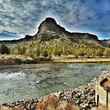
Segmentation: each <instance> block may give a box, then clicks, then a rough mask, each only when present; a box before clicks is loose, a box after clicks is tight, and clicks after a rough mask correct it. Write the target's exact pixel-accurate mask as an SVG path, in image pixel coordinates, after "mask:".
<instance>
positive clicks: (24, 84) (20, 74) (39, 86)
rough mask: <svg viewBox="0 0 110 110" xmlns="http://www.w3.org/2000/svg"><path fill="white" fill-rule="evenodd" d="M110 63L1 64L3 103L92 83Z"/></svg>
mask: <svg viewBox="0 0 110 110" xmlns="http://www.w3.org/2000/svg"><path fill="white" fill-rule="evenodd" d="M107 70H108V71H109V70H110V65H109V64H36V65H13V66H12V65H9V66H0V103H3V102H13V101H17V100H22V99H26V98H36V97H40V96H44V95H47V94H49V93H51V92H55V91H59V90H63V89H65V88H69V87H71V88H75V87H78V86H80V85H82V84H86V83H88V82H89V81H90V80H91V79H93V78H94V77H95V76H96V75H98V74H100V73H101V72H102V71H107Z"/></svg>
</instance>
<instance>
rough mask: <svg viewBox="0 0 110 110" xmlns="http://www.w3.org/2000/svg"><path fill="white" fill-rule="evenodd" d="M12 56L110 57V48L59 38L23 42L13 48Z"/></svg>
mask: <svg viewBox="0 0 110 110" xmlns="http://www.w3.org/2000/svg"><path fill="white" fill-rule="evenodd" d="M11 54H16V55H18V54H19V55H26V56H30V57H32V58H38V57H40V56H42V57H54V56H68V55H72V56H73V57H75V58H78V57H84V58H95V57H110V48H105V47H102V46H100V45H94V44H91V43H87V42H85V41H80V40H79V41H77V42H76V41H71V40H69V39H64V38H59V39H52V40H48V41H40V40H35V41H29V42H23V43H20V44H18V45H16V46H15V47H13V48H11Z"/></svg>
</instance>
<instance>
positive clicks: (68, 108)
mask: <svg viewBox="0 0 110 110" xmlns="http://www.w3.org/2000/svg"><path fill="white" fill-rule="evenodd" d="M36 110H79V109H78V107H76V106H75V105H74V104H72V103H70V102H67V101H59V99H58V98H57V96H55V95H50V96H48V97H47V98H46V99H45V100H42V101H41V102H39V103H38V104H37V106H36Z"/></svg>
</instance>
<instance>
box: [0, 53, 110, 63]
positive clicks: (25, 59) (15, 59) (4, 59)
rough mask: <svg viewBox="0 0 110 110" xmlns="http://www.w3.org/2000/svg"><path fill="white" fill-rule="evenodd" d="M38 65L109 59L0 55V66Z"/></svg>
mask: <svg viewBox="0 0 110 110" xmlns="http://www.w3.org/2000/svg"><path fill="white" fill-rule="evenodd" d="M38 63H110V58H99V57H97V58H83V57H82V58H81V57H79V58H74V57H72V56H71V57H70V56H61V57H55V56H54V57H52V58H48V57H37V58H32V57H29V56H23V55H0V65H10V64H38Z"/></svg>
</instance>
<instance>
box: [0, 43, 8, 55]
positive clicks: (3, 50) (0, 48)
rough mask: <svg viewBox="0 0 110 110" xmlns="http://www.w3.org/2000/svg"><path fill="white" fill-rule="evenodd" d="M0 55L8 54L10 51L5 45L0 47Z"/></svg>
mask: <svg viewBox="0 0 110 110" xmlns="http://www.w3.org/2000/svg"><path fill="white" fill-rule="evenodd" d="M0 53H1V54H9V53H10V49H9V48H8V47H7V46H6V45H4V44H2V45H1V47H0Z"/></svg>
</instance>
